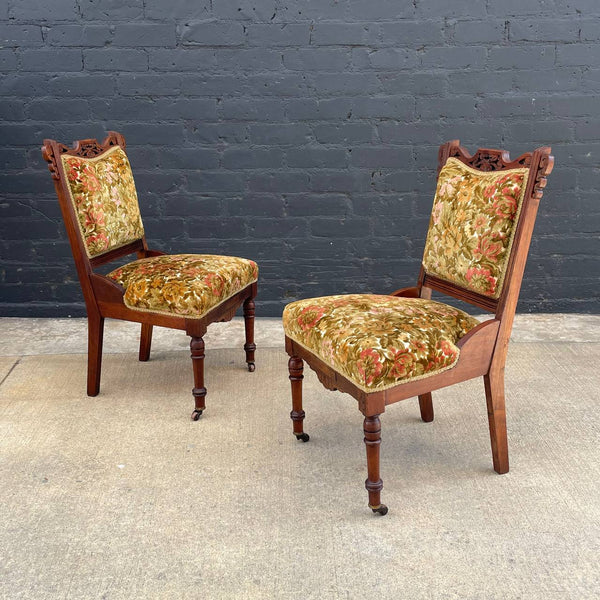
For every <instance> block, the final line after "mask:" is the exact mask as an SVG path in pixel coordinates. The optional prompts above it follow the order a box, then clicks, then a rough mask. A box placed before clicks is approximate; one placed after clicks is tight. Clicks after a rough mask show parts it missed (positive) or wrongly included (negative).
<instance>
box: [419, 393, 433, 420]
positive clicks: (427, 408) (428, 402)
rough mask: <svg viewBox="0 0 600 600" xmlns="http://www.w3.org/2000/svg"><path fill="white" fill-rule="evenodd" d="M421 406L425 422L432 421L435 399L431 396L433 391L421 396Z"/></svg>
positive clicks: (422, 417)
mask: <svg viewBox="0 0 600 600" xmlns="http://www.w3.org/2000/svg"><path fill="white" fill-rule="evenodd" d="M419 408H420V409H421V419H423V421H425V423H431V421H433V400H432V398H431V392H427V393H426V394H421V395H420V396H419Z"/></svg>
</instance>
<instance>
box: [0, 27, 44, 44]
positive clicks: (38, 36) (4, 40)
mask: <svg viewBox="0 0 600 600" xmlns="http://www.w3.org/2000/svg"><path fill="white" fill-rule="evenodd" d="M42 42H43V40H42V28H41V27H40V26H39V25H7V24H4V23H0V47H21V46H40V45H41V44H42Z"/></svg>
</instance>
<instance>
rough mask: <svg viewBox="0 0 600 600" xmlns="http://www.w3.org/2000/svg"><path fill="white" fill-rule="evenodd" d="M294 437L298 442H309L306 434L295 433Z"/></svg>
mask: <svg viewBox="0 0 600 600" xmlns="http://www.w3.org/2000/svg"><path fill="white" fill-rule="evenodd" d="M295 436H296V439H297V440H298V441H299V442H308V440H310V436H309V435H308V433H296V434H295Z"/></svg>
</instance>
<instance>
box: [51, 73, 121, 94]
mask: <svg viewBox="0 0 600 600" xmlns="http://www.w3.org/2000/svg"><path fill="white" fill-rule="evenodd" d="M48 86H49V87H48V89H49V91H50V92H51V93H52V94H54V95H56V96H106V95H110V94H114V90H115V80H114V77H112V76H110V75H88V74H82V75H60V76H58V77H55V78H53V79H50V81H49V84H48Z"/></svg>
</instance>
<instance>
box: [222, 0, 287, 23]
mask: <svg viewBox="0 0 600 600" xmlns="http://www.w3.org/2000/svg"><path fill="white" fill-rule="evenodd" d="M278 4H279V3H278V2H277V1H276V0H262V1H260V2H257V1H256V0H237V2H214V3H213V7H212V12H213V15H214V16H215V17H217V18H218V19H226V20H230V19H232V20H233V19H235V20H242V21H254V22H271V21H273V19H274V17H276V16H277V11H278V9H279V8H280V7H279V6H278Z"/></svg>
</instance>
